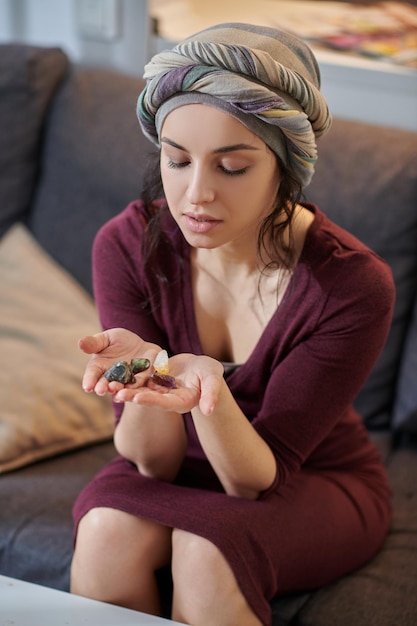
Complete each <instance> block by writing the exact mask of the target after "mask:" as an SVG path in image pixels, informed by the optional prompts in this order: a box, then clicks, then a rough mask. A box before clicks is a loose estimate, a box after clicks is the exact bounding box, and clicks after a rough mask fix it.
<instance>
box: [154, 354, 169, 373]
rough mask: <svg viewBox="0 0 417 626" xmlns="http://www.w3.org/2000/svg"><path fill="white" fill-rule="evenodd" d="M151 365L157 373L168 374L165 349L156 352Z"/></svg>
mask: <svg viewBox="0 0 417 626" xmlns="http://www.w3.org/2000/svg"><path fill="white" fill-rule="evenodd" d="M153 366H154V368H155V370H156V371H157V372H158V374H169V367H168V352H167V351H166V350H161V351H160V352H158V354H157V355H156V359H155V361H154V364H153Z"/></svg>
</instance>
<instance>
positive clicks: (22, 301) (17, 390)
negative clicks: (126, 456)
mask: <svg viewBox="0 0 417 626" xmlns="http://www.w3.org/2000/svg"><path fill="white" fill-rule="evenodd" d="M99 329H100V326H99V322H98V318H97V313H96V310H95V306H94V303H93V301H92V299H91V298H90V296H89V295H88V294H87V293H86V292H85V291H84V290H83V288H82V287H80V286H79V285H78V283H77V282H76V281H75V280H74V279H73V278H72V277H71V276H70V275H69V274H68V273H67V272H66V271H65V270H64V269H63V268H61V267H60V266H59V265H57V264H56V263H55V262H54V261H53V260H52V258H51V257H49V256H48V255H47V254H46V252H44V251H43V249H42V248H41V247H40V246H39V245H38V244H37V243H36V241H35V239H34V238H33V237H32V235H31V234H30V233H29V231H28V230H27V229H26V228H25V227H24V226H23V225H21V224H19V225H16V226H14V227H13V228H12V229H10V230H9V231H8V233H6V235H5V236H4V237H3V238H2V239H1V240H0V472H6V471H9V470H14V469H17V468H19V467H22V466H23V465H27V464H28V463H32V462H34V461H38V460H40V459H44V458H46V457H50V456H53V455H56V454H60V453H63V452H67V451H69V450H72V449H74V448H78V447H81V446H85V445H88V444H92V443H94V442H99V441H103V440H106V439H109V438H111V436H112V433H113V410H112V406H111V401H110V399H109V398H108V397H105V398H99V397H98V396H96V395H95V394H87V393H85V392H84V391H83V390H82V388H81V379H82V375H83V373H84V368H85V365H86V363H87V359H88V357H87V356H86V355H85V354H83V353H82V352H81V351H80V350H79V348H78V345H77V343H78V339H79V338H80V337H82V336H84V335H87V334H92V333H96V332H98V331H99Z"/></svg>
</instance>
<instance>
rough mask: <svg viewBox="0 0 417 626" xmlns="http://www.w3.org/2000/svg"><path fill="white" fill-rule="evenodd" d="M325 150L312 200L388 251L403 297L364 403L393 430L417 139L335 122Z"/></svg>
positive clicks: (373, 420)
mask: <svg viewBox="0 0 417 626" xmlns="http://www.w3.org/2000/svg"><path fill="white" fill-rule="evenodd" d="M318 150H319V160H318V163H317V168H316V174H315V176H314V178H313V181H312V183H311V185H310V186H309V187H307V189H306V197H307V198H308V199H309V200H312V201H314V202H317V204H319V206H320V207H321V208H322V210H323V211H324V212H325V213H326V214H327V215H328V216H329V217H330V218H331V219H333V220H334V221H335V222H337V223H338V224H340V225H341V226H342V227H344V228H346V229H347V230H349V231H350V232H352V233H353V234H354V235H356V236H357V237H358V238H359V239H361V240H362V241H363V242H364V243H365V244H367V245H368V246H369V247H370V248H372V249H373V250H375V252H377V253H378V254H380V255H381V256H382V257H383V258H384V259H385V260H386V261H387V262H388V263H389V265H390V266H391V268H392V271H393V276H394V280H395V284H396V290H397V300H396V305H395V310H394V318H393V323H392V328H391V331H390V334H389V337H388V340H387V343H386V346H385V348H384V350H383V352H382V354H381V357H380V359H379V360H378V363H377V364H376V366H375V368H374V370H373V372H372V374H371V376H370V378H369V379H368V381H367V383H366V384H365V386H364V388H363V389H362V391H361V392H360V393H359V395H358V397H357V399H356V407H357V409H358V410H359V412H360V413H361V414H362V415H363V417H364V420H365V423H366V425H367V426H368V427H369V428H371V429H372V428H386V427H387V426H389V425H390V422H391V411H392V401H393V397H394V394H395V384H396V375H397V374H396V373H397V369H398V367H399V364H400V360H401V354H402V347H403V345H404V340H405V334H406V332H407V324H408V322H409V320H410V317H411V311H412V307H413V301H414V295H415V287H416V281H417V245H416V242H417V204H416V197H417V134H416V133H412V132H406V131H402V130H398V129H393V128H380V127H378V126H371V125H366V124H362V123H359V122H352V121H344V120H335V122H334V124H333V127H332V129H331V130H330V132H329V133H328V135H326V136H325V137H323V138H322V139H320V140H319V144H318ZM370 306H372V303H370ZM364 350H366V346H364Z"/></svg>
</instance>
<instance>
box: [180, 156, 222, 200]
mask: <svg viewBox="0 0 417 626" xmlns="http://www.w3.org/2000/svg"><path fill="white" fill-rule="evenodd" d="M214 196H215V191H214V187H213V183H212V181H211V176H210V173H209V172H208V171H207V169H206V168H204V167H203V166H201V165H197V164H195V165H194V166H193V167H192V168H190V179H189V181H188V186H187V193H186V197H187V200H188V202H189V203H190V204H194V205H197V204H198V205H201V204H207V203H208V202H212V201H213V200H214Z"/></svg>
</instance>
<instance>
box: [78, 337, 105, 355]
mask: <svg viewBox="0 0 417 626" xmlns="http://www.w3.org/2000/svg"><path fill="white" fill-rule="evenodd" d="M108 346H109V339H108V337H107V335H106V333H104V332H103V333H97V334H96V335H87V336H86V337H82V338H81V339H80V340H79V341H78V347H79V348H80V350H82V351H83V352H85V354H97V353H98V352H101V351H102V350H104V349H105V348H107V347H108Z"/></svg>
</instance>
